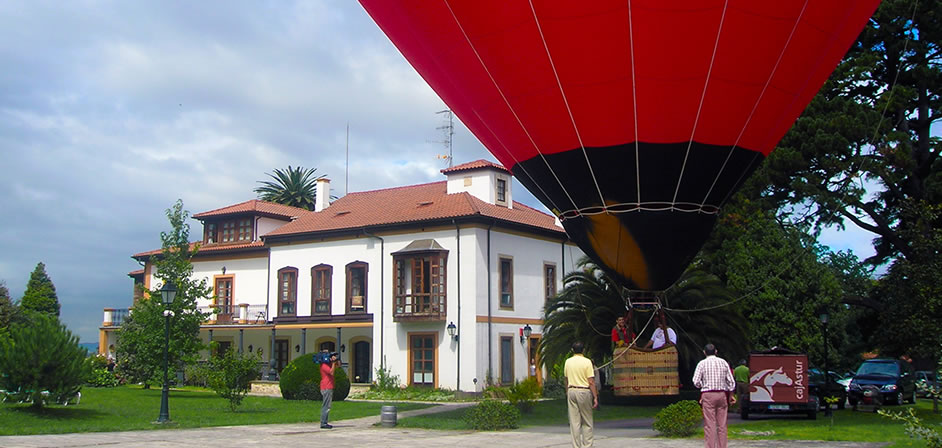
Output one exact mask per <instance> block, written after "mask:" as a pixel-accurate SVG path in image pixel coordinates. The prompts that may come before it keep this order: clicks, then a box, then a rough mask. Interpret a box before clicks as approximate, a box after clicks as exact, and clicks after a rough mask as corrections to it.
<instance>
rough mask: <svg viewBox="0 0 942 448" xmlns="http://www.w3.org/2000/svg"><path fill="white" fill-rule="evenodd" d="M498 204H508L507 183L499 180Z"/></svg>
mask: <svg viewBox="0 0 942 448" xmlns="http://www.w3.org/2000/svg"><path fill="white" fill-rule="evenodd" d="M497 202H507V181H506V180H504V179H497Z"/></svg>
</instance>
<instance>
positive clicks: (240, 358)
mask: <svg viewBox="0 0 942 448" xmlns="http://www.w3.org/2000/svg"><path fill="white" fill-rule="evenodd" d="M258 361H259V358H258V356H256V355H252V354H248V355H243V354H242V353H239V352H237V351H235V350H231V349H230V350H226V352H225V353H223V354H222V355H220V356H214V357H213V358H212V359H211V360H210V361H209V387H211V388H212V389H213V391H215V392H216V395H219V396H220V397H222V398H225V399H226V400H229V409H230V410H231V411H235V410H236V407H238V406H239V405H240V404H242V399H243V398H245V395H246V394H248V393H249V389H250V388H251V386H252V380H254V379H256V378H258Z"/></svg>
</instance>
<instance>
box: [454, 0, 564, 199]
mask: <svg viewBox="0 0 942 448" xmlns="http://www.w3.org/2000/svg"><path fill="white" fill-rule="evenodd" d="M442 1H443V2H444V3H445V6H446V7H447V8H448V12H450V13H451V17H452V18H453V19H454V20H455V24H456V25H458V29H459V30H461V34H462V35H463V36H464V39H465V41H466V42H467V43H468V46H469V47H471V51H473V52H474V56H475V57H477V59H478V62H479V63H480V64H481V68H483V69H484V72H485V73H487V76H488V78H490V80H491V83H492V84H494V88H495V89H497V93H498V94H500V97H501V99H503V100H504V104H505V105H506V106H507V109H508V110H510V113H511V114H513V116H514V119H516V120H517V124H518V125H520V129H522V130H523V133H524V134H526V136H527V138H528V139H529V140H530V144H532V145H533V148H534V149H536V152H537V154H539V155H540V158H541V159H542V160H543V163H545V164H546V168H547V169H548V170H549V172H550V174H552V175H553V178H555V179H556V182H557V183H558V184H559V188H560V189H562V191H563V193H565V194H566V197H567V198H569V202H571V203H572V206H573V207H574V208H578V206H577V205H576V201H575V200H573V199H572V195H570V194H569V190H567V189H566V186H565V185H563V182H562V181H561V180H560V179H559V176H557V175H556V172H555V171H554V170H553V167H552V166H550V164H549V162H548V161H547V160H546V156H544V155H543V152H542V151H540V147H539V146H538V145H537V144H536V141H535V140H533V136H531V135H530V132H529V131H528V130H527V127H526V126H525V125H524V124H523V120H521V119H520V116H519V115H517V111H516V110H514V108H513V106H511V104H510V100H508V99H507V95H505V94H504V91H503V90H502V89H501V88H500V85H498V84H497V80H496V79H494V75H493V74H491V71H490V70H489V69H488V68H487V64H485V63H484V59H483V58H482V57H481V54H480V53H478V50H477V48H475V47H474V43H472V42H471V38H470V37H469V36H468V33H467V32H466V31H465V29H464V26H462V25H461V21H460V20H458V16H457V15H455V11H454V10H452V8H451V4H449V3H448V0H442ZM514 161H515V162H517V165H518V166H519V164H520V162H519V160H517V159H516V157H514ZM531 180H532V177H531ZM534 184H536V182H534ZM541 191H542V189H541ZM544 194H545V193H544ZM547 197H549V196H547Z"/></svg>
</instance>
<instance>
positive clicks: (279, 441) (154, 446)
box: [0, 403, 886, 448]
mask: <svg viewBox="0 0 942 448" xmlns="http://www.w3.org/2000/svg"><path fill="white" fill-rule="evenodd" d="M471 404H473V403H458V404H447V405H444V406H436V407H432V408H426V409H417V410H414V411H407V412H402V413H400V414H399V418H405V417H409V416H413V415H421V414H429V413H435V412H441V411H445V410H451V409H455V408H457V407H463V406H469V405H471ZM379 420H380V416H378V415H376V416H371V417H363V418H358V419H351V420H342V421H338V422H336V423H334V429H331V430H321V429H320V428H319V427H318V424H317V423H299V424H285V425H251V426H226V427H214V428H196V429H169V430H153V431H125V432H99V433H81V434H55V435H38V436H5V437H0V447H9V448H21V447H22V448H39V447H43V448H46V447H48V448H53V447H56V448H58V447H62V448H83V447H103V446H115V447H120V448H126V447H147V448H176V447H190V446H198V447H200V448H241V447H249V446H251V447H257V446H265V447H279V448H281V447H292V448H294V447H309V446H310V447H314V446H317V447H330V448H345V447H365V446H368V447H370V448H375V447H408V448H418V447H437V446H443V447H461V448H477V447H480V448H498V447H504V446H513V447H521V448H530V447H534V448H535V447H557V448H564V447H568V446H572V444H571V439H570V437H569V429H568V427H567V426H544V427H531V428H524V429H521V430H517V431H501V432H473V431H429V430H423V429H406V428H380V427H375V426H373V425H374V424H375V423H377V422H379ZM595 433H596V438H595V446H596V447H599V448H616V447H617V448H624V447H625V446H626V441H627V439H633V440H632V442H631V445H636V446H644V447H645V448H699V447H702V446H703V440H702V439H680V440H677V439H666V438H656V437H654V432H653V430H651V420H650V419H635V420H621V421H614V422H599V424H598V425H597V430H596V432H595ZM884 445H886V444H883V443H852V442H819V441H793V440H786V441H772V440H758V441H742V440H731V441H730V442H729V446H730V447H731V448H759V447H766V448H784V447H799V448H805V447H807V448H876V447H881V446H884Z"/></svg>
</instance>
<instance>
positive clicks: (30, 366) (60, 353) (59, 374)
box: [0, 313, 91, 408]
mask: <svg viewBox="0 0 942 448" xmlns="http://www.w3.org/2000/svg"><path fill="white" fill-rule="evenodd" d="M86 354H87V351H86V350H85V349H84V348H82V347H80V346H79V345H78V337H76V336H74V335H73V334H72V332H71V331H69V330H68V329H67V328H66V327H65V325H63V324H61V323H59V320H58V319H57V318H56V317H55V316H49V315H46V314H42V313H32V314H31V315H30V317H29V323H24V324H17V325H14V326H13V327H12V328H11V329H10V333H9V337H6V338H3V339H0V372H3V375H2V376H0V389H5V390H6V391H7V393H8V394H9V395H11V396H12V397H13V398H14V399H16V400H18V401H32V403H33V407H37V408H39V407H42V406H43V404H44V401H45V398H44V396H43V395H44V394H43V392H48V398H49V400H50V401H53V402H56V403H64V402H66V401H67V400H69V399H71V398H72V397H74V396H76V395H77V394H78V393H79V391H80V390H81V389H82V385H83V384H85V381H86V380H87V379H88V377H89V375H90V374H91V363H89V362H88V361H86Z"/></svg>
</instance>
